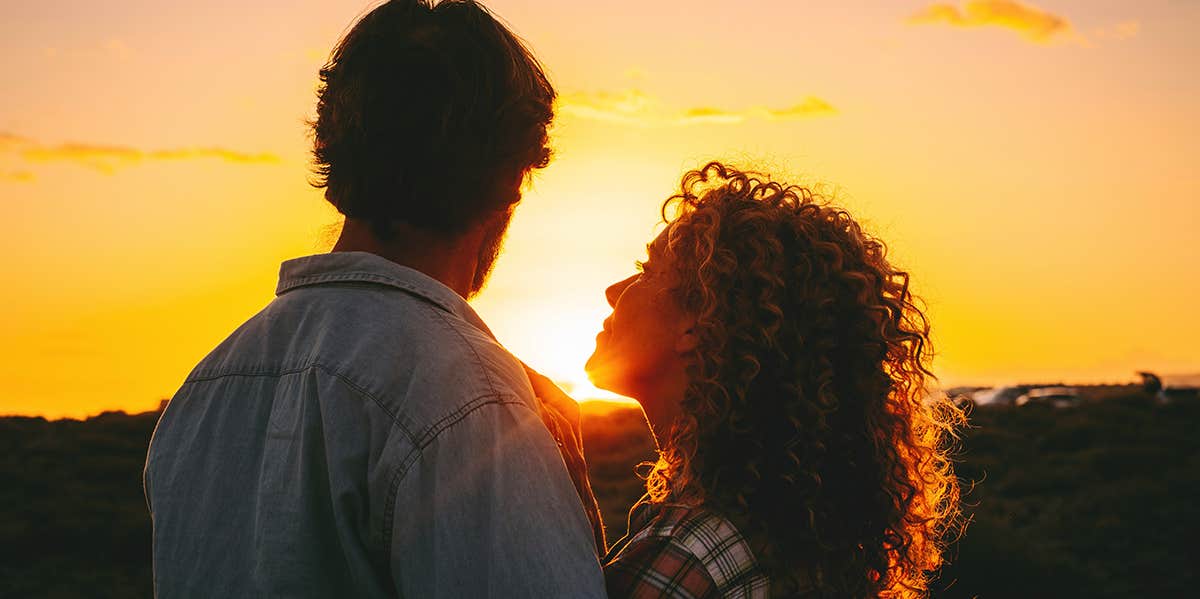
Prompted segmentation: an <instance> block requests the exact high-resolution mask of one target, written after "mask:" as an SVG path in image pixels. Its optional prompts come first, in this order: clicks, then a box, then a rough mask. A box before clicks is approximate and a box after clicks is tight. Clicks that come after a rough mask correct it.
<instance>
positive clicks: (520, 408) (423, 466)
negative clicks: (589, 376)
mask: <svg viewBox="0 0 1200 599" xmlns="http://www.w3.org/2000/svg"><path fill="white" fill-rule="evenodd" d="M434 434H435V436H434V437H433V438H432V439H431V440H430V441H429V442H428V443H427V444H425V445H424V446H423V447H421V448H420V453H419V457H417V458H416V461H415V462H414V463H412V464H411V465H410V466H408V467H407V469H406V470H405V471H404V472H403V473H401V477H400V480H399V481H398V483H397V486H396V488H395V489H394V490H393V495H394V498H395V499H394V506H393V508H392V518H393V520H392V523H391V526H390V530H391V531H392V535H391V556H390V562H391V563H390V566H391V572H392V578H393V581H394V582H395V586H396V590H397V591H398V592H399V594H400V596H402V597H581V598H597V599H600V598H603V597H604V596H605V595H604V580H603V574H602V572H601V569H600V563H599V560H598V559H597V556H596V551H595V545H594V541H593V535H592V529H591V526H590V524H589V522H588V519H587V518H586V516H585V515H584V511H583V508H582V506H581V504H580V501H579V496H578V494H577V493H576V491H575V488H574V486H573V484H572V482H571V478H570V477H569V476H568V474H567V471H566V467H565V466H564V464H563V460H562V458H561V457H560V455H559V451H558V446H557V444H556V443H555V441H554V440H553V438H552V437H551V436H550V433H549V432H548V431H547V430H546V428H545V426H543V424H542V420H541V418H540V417H539V415H538V414H537V413H536V412H535V411H534V410H533V409H532V408H531V407H530V406H528V405H527V404H525V403H524V402H521V401H519V400H518V399H516V398H511V399H506V398H504V397H503V396H500V397H494V398H487V399H486V400H485V401H482V402H476V404H475V405H472V406H468V407H467V408H466V409H464V410H462V411H461V412H459V413H458V414H455V415H453V416H452V417H451V418H450V419H449V421H447V422H444V423H442V424H441V429H440V430H439V431H437V432H436V433H434Z"/></svg>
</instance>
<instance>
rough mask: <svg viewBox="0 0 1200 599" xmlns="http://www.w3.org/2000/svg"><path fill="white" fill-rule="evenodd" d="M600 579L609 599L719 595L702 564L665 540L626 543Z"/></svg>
mask: <svg viewBox="0 0 1200 599" xmlns="http://www.w3.org/2000/svg"><path fill="white" fill-rule="evenodd" d="M604 579H605V583H606V584H607V585H608V596H609V597H611V598H612V599H650V598H652V597H671V598H675V599H706V598H709V597H718V596H719V593H718V592H717V585H716V583H715V582H713V579H712V577H711V576H709V575H708V570H707V569H705V567H704V564H702V563H701V562H700V560H699V559H697V558H696V556H695V555H693V554H692V553H691V552H689V551H687V550H686V549H684V548H683V547H680V546H679V545H677V544H675V543H672V542H671V539H670V538H669V537H647V538H644V539H639V540H637V541H634V542H632V543H630V544H629V546H627V547H625V548H624V550H622V551H621V553H620V554H618V555H617V556H616V558H614V559H613V560H612V561H611V562H609V563H608V564H607V565H605V566H604Z"/></svg>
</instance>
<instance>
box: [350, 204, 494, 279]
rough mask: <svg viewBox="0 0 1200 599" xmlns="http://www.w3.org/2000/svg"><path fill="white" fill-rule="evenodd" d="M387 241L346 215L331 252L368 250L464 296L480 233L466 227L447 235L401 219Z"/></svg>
mask: <svg viewBox="0 0 1200 599" xmlns="http://www.w3.org/2000/svg"><path fill="white" fill-rule="evenodd" d="M395 231H396V235H395V237H394V238H393V239H392V240H390V241H380V240H379V238H377V237H376V236H375V234H374V233H373V232H372V231H371V227H370V225H368V224H367V223H364V222H362V221H359V220H357V219H352V218H347V219H346V222H345V224H343V225H342V232H341V234H340V235H339V236H338V240H337V243H336V244H334V246H333V249H332V250H330V251H332V252H370V253H372V254H376V255H378V256H381V257H383V258H387V259H388V260H391V261H392V262H395V263H396V264H399V265H401V266H407V267H409V268H412V269H415V270H418V271H421V272H422V273H424V274H426V275H429V276H430V277H433V278H434V279H437V280H438V281H440V282H441V283H442V284H443V285H445V286H447V287H449V288H451V289H453V290H454V291H455V292H456V293H458V294H459V295H461V296H462V297H463V298H466V297H468V296H469V295H470V293H471V282H472V281H473V280H474V278H475V268H476V266H477V265H478V262H479V244H480V237H481V234H480V233H479V232H476V231H468V232H467V233H465V234H463V235H460V236H458V237H451V238H447V237H445V236H441V235H437V234H435V233H431V232H429V231H425V230H423V229H418V228H416V227H412V226H409V225H405V224H403V223H401V224H398V225H397V226H396V229H395Z"/></svg>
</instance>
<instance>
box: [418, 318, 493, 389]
mask: <svg viewBox="0 0 1200 599" xmlns="http://www.w3.org/2000/svg"><path fill="white" fill-rule="evenodd" d="M434 315H436V316H437V317H438V318H439V319H440V320H441V321H442V324H443V325H445V326H446V328H448V329H450V330H451V331H454V334H456V335H458V338H459V340H460V341H462V342H463V345H466V346H467V349H469V350H471V355H472V356H474V357H475V366H476V367H477V368H478V369H479V370H480V371H482V372H483V380H484V381H486V382H487V386H488V389H489V390H490V391H491V392H492V393H491V394H492V395H499V394H500V392H499V391H497V390H496V383H495V382H493V381H492V375H491V374H490V373H488V369H487V368H485V367H484V365H483V358H482V357H480V356H479V351H478V350H476V349H475V346H474V345H473V344H472V343H471V341H470V340H469V339H467V336H466V335H463V332H462V331H461V330H459V328H458V327H456V326H454V325H453V324H451V322H450V321H449V320H447V319H446V315H445V314H442V313H441V312H437V311H435V312H434Z"/></svg>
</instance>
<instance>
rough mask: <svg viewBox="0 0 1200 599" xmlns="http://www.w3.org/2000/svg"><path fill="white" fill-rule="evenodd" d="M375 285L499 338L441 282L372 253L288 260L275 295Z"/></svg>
mask: <svg viewBox="0 0 1200 599" xmlns="http://www.w3.org/2000/svg"><path fill="white" fill-rule="evenodd" d="M332 283H373V284H376V285H384V286H388V287H395V288H397V289H400V290H401V291H404V292H405V293H408V294H410V295H413V296H416V297H418V298H420V299H422V300H425V301H427V302H429V303H431V304H433V305H434V306H436V307H438V308H440V309H442V310H445V311H446V312H449V313H451V314H454V315H456V316H458V317H460V318H462V319H463V320H466V321H467V322H469V323H471V324H472V325H474V326H475V327H476V328H478V329H480V330H482V331H483V332H485V333H487V334H488V336H489V337H492V338H495V336H494V335H492V332H491V330H489V329H488V327H487V325H486V324H484V322H483V319H481V318H480V317H479V315H478V314H476V313H475V310H474V309H472V308H471V306H470V304H468V303H467V301H466V300H465V299H463V297H462V296H461V295H459V294H458V293H456V292H455V291H454V290H453V289H451V288H449V287H447V286H446V285H445V284H444V283H442V282H441V281H438V280H437V279H435V278H433V277H431V276H429V275H427V274H425V273H423V272H421V271H419V270H417V269H415V268H409V267H407V266H403V265H400V264H397V263H395V262H392V261H391V260H388V259H387V258H384V257H382V256H379V255H377V254H372V253H370V252H330V253H328V254H315V255H312V256H304V257H303V258H293V259H291V260H286V261H284V262H283V264H281V265H280V266H279V284H278V285H277V286H276V287H275V295H283V294H284V293H287V292H288V291H291V290H293V289H296V288H299V287H308V286H312V285H325V284H332Z"/></svg>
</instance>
